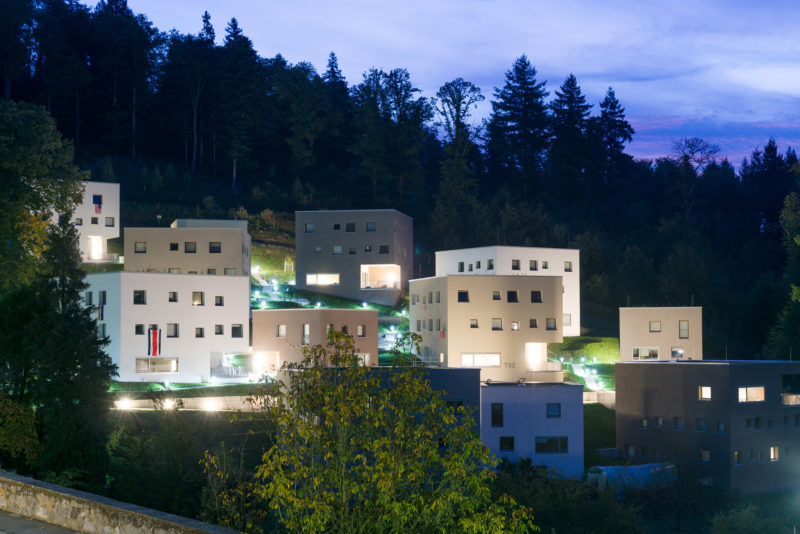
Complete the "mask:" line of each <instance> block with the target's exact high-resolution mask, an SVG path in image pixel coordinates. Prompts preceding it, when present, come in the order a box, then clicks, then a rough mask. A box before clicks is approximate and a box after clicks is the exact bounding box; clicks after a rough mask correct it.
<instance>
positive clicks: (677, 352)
mask: <svg viewBox="0 0 800 534" xmlns="http://www.w3.org/2000/svg"><path fill="white" fill-rule="evenodd" d="M672 357H673V358H674V359H676V360H677V359H680V358H683V347H672Z"/></svg>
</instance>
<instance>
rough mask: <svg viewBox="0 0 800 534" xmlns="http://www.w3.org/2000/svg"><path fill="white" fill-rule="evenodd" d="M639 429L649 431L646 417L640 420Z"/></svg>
mask: <svg viewBox="0 0 800 534" xmlns="http://www.w3.org/2000/svg"><path fill="white" fill-rule="evenodd" d="M639 428H641V429H642V430H647V418H646V417H642V418H641V419H639Z"/></svg>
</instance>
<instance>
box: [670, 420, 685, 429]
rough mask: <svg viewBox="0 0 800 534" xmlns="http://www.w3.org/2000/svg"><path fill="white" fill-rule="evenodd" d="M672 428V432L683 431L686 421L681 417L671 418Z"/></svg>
mask: <svg viewBox="0 0 800 534" xmlns="http://www.w3.org/2000/svg"><path fill="white" fill-rule="evenodd" d="M672 428H673V429H674V430H683V429H684V428H686V419H684V418H683V417H673V418H672Z"/></svg>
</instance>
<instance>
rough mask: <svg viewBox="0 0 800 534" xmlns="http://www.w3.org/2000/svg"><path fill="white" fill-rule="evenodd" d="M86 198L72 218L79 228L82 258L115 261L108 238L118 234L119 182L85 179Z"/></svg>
mask: <svg viewBox="0 0 800 534" xmlns="http://www.w3.org/2000/svg"><path fill="white" fill-rule="evenodd" d="M83 186H84V191H83V200H82V202H81V203H80V204H78V205H77V206H76V207H75V213H73V215H72V219H71V220H70V222H71V223H72V224H74V225H75V227H76V228H77V229H78V235H79V238H80V250H81V258H82V259H83V261H90V262H98V263H100V262H110V261H116V260H117V257H116V255H115V256H112V255H110V254H109V253H108V240H109V239H114V238H116V237H119V226H120V222H119V184H111V183H105V182H83Z"/></svg>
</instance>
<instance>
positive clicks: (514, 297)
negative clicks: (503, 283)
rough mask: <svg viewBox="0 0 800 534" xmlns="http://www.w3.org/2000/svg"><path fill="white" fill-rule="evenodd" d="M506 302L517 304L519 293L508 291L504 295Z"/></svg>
mask: <svg viewBox="0 0 800 534" xmlns="http://www.w3.org/2000/svg"><path fill="white" fill-rule="evenodd" d="M506 301H508V302H519V292H517V291H508V292H507V294H506Z"/></svg>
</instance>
